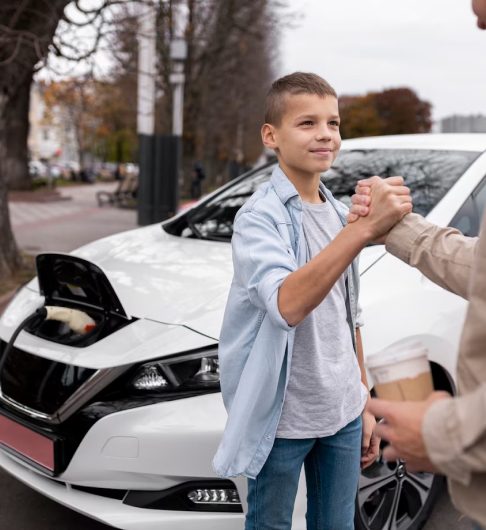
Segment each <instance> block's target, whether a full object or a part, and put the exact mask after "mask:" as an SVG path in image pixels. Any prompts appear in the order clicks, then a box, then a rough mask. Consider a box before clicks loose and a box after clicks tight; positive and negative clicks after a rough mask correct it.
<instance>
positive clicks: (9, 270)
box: [0, 94, 21, 281]
mask: <svg viewBox="0 0 486 530" xmlns="http://www.w3.org/2000/svg"><path fill="white" fill-rule="evenodd" d="M8 103H9V101H8V98H7V96H5V95H4V94H0V281H2V280H4V279H5V278H8V277H9V276H11V275H12V274H13V272H14V271H15V269H16V268H18V267H19V265H20V262H21V259H20V254H19V252H18V250H17V245H16V244H15V239H14V236H13V233H12V227H11V225H10V215H9V211H8V191H7V179H6V165H7V138H8V133H7V129H6V125H7V123H6V121H7V120H6V115H7V112H6V108H7V106H8Z"/></svg>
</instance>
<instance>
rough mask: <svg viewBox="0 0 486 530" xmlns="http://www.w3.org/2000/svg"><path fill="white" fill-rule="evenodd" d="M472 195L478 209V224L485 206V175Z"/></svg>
mask: <svg viewBox="0 0 486 530" xmlns="http://www.w3.org/2000/svg"><path fill="white" fill-rule="evenodd" d="M473 195H474V202H475V203H476V207H477V209H478V219H479V224H480V223H481V219H482V218H483V215H484V211H485V208H486V177H485V178H484V179H483V181H482V182H481V184H480V185H479V186H478V188H477V190H476V191H475V192H474V194H473Z"/></svg>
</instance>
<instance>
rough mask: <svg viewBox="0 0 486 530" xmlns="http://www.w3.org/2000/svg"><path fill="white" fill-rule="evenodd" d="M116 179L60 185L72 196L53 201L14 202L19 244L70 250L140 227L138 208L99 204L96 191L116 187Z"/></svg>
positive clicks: (32, 251)
mask: <svg viewBox="0 0 486 530" xmlns="http://www.w3.org/2000/svg"><path fill="white" fill-rule="evenodd" d="M115 187H116V184H115V183H111V182H110V183H103V184H94V185H88V186H73V187H68V188H60V192H61V194H62V195H63V196H65V197H69V200H63V201H58V202H49V203H35V202H11V203H10V204H9V210H10V216H11V221H12V226H13V231H14V234H15V238H16V240H17V243H18V245H19V246H20V248H21V249H23V250H25V251H26V252H28V253H30V254H37V253H39V252H42V251H58V252H70V251H71V250H74V249H75V248H77V247H79V246H81V245H84V244H86V243H89V242H90V241H94V240H95V239H99V238H101V237H105V236H108V235H111V234H114V233H116V232H122V231H124V230H130V229H132V228H136V227H137V213H136V211H135V210H129V209H121V208H113V207H111V206H104V207H103V208H98V206H97V204H96V193H97V192H98V191H101V190H107V191H110V190H113V189H114V188H115Z"/></svg>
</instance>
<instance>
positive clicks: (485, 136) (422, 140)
mask: <svg viewBox="0 0 486 530" xmlns="http://www.w3.org/2000/svg"><path fill="white" fill-rule="evenodd" d="M342 149H437V150H439V149H454V150H457V151H486V133H442V134H400V135H391V136H370V137H367V138H353V139H351V140H343V144H342Z"/></svg>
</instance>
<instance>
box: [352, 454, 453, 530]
mask: <svg viewBox="0 0 486 530" xmlns="http://www.w3.org/2000/svg"><path fill="white" fill-rule="evenodd" d="M444 482H445V481H444V478H443V477H441V476H438V475H434V474H433V473H412V472H410V471H408V470H407V467H406V464H405V463H404V462H402V461H400V460H398V461H395V462H385V461H384V460H383V459H382V458H381V456H380V458H379V459H378V460H377V461H376V462H375V463H374V464H373V465H371V466H370V467H368V468H367V469H364V470H362V471H361V477H360V481H359V489H358V495H357V497H356V517H355V528H356V529H357V530H419V529H420V528H422V526H423V525H424V524H425V522H426V521H427V519H428V517H429V515H430V513H431V511H432V508H433V506H434V504H435V502H436V500H437V497H438V496H439V494H440V492H441V490H442V489H443V487H444Z"/></svg>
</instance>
